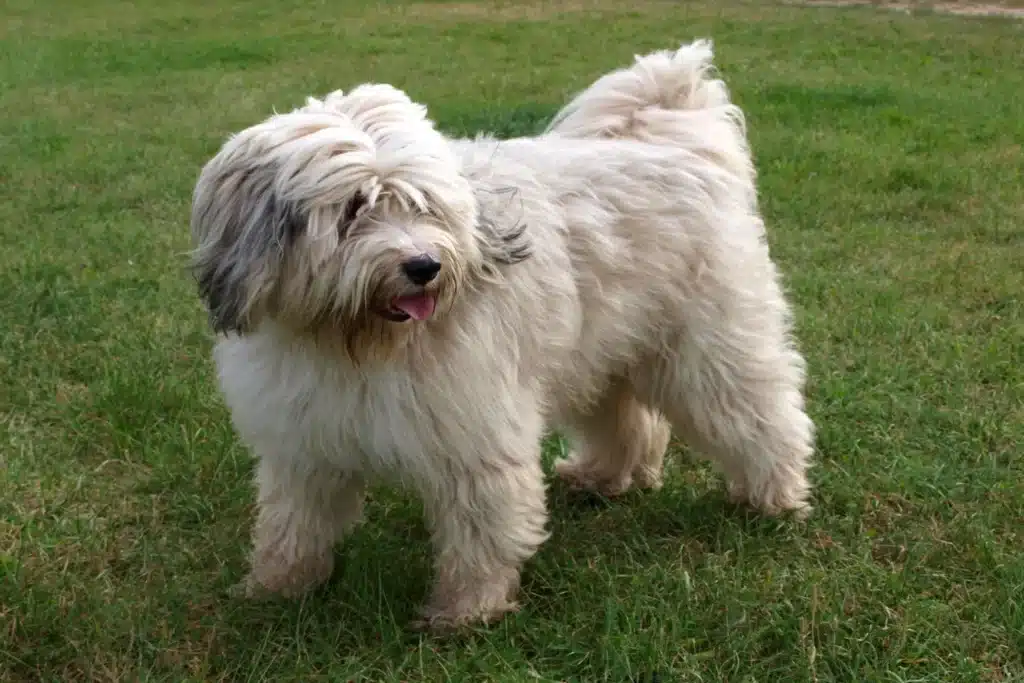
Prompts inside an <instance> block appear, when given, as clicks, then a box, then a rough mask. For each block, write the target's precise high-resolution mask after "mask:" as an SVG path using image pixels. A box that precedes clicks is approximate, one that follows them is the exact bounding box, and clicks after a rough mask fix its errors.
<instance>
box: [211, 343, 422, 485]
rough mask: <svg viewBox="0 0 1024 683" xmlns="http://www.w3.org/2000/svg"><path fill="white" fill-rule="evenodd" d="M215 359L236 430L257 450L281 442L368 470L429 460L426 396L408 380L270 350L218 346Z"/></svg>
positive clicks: (314, 356) (293, 351)
mask: <svg viewBox="0 0 1024 683" xmlns="http://www.w3.org/2000/svg"><path fill="white" fill-rule="evenodd" d="M217 360H218V365H219V367H220V375H221V384H222V387H223V389H224V393H225V397H226V398H227V400H228V403H229V404H230V405H231V408H232V412H233V414H234V415H235V418H236V423H237V426H238V428H239V431H240V432H241V433H242V436H243V438H245V440H247V441H249V442H251V443H253V442H255V443H253V445H256V446H257V450H259V447H258V444H259V443H263V442H268V443H273V444H280V445H281V447H283V448H290V449H294V450H297V451H299V452H300V453H302V454H307V455H310V456H313V457H318V458H324V459H327V460H329V461H331V462H333V463H335V464H337V465H338V466H339V467H342V468H345V469H359V470H370V471H385V470H387V471H395V470H401V469H403V465H404V464H407V463H408V462H409V461H410V460H412V461H416V460H421V459H423V457H424V443H425V439H426V440H427V441H429V440H430V437H429V435H428V434H424V432H429V431H430V430H429V429H428V428H427V425H428V422H429V421H425V418H424V411H423V409H422V406H418V405H417V404H418V402H419V401H420V400H422V394H423V390H422V389H421V388H420V387H419V386H417V385H416V383H415V382H414V380H413V379H412V378H410V377H409V376H408V375H407V374H401V373H398V372H393V373H388V372H380V373H374V374H372V375H367V374H364V373H360V372H358V371H357V370H355V369H354V368H351V367H346V366H345V365H343V364H341V363H339V362H337V361H334V360H333V359H327V358H324V357H322V356H319V355H318V354H315V353H309V352H299V351H298V350H297V349H295V348H294V347H293V348H292V349H289V350H285V349H282V348H280V347H279V346H276V345H265V344H244V343H243V344H241V345H238V346H234V347H233V348H219V349H218V352H217ZM257 455H263V454H261V453H257Z"/></svg>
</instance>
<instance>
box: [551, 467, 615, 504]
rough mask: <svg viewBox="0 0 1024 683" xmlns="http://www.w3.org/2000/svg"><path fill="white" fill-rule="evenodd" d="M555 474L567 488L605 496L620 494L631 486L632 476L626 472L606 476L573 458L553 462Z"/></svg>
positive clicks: (612, 496)
mask: <svg viewBox="0 0 1024 683" xmlns="http://www.w3.org/2000/svg"><path fill="white" fill-rule="evenodd" d="M555 474H557V475H558V477H559V478H560V479H561V480H562V481H564V482H565V483H566V484H567V485H568V486H569V488H572V489H575V490H577V491H589V492H591V493H598V494H600V495H602V496H605V497H606V498H614V497H616V496H621V495H622V494H624V493H625V492H626V491H628V490H629V489H630V488H631V487H632V486H633V477H632V476H631V475H630V474H628V473H627V474H625V475H622V474H617V475H614V476H608V475H606V474H604V473H602V472H598V471H595V470H593V469H591V468H589V467H587V465H586V464H584V463H581V462H580V461H578V460H575V459H568V460H560V461H559V462H557V463H555Z"/></svg>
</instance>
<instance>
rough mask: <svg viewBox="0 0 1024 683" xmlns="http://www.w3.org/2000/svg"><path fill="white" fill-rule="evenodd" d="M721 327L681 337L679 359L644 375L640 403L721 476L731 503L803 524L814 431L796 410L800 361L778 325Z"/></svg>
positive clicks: (799, 408)
mask: <svg viewBox="0 0 1024 683" xmlns="http://www.w3.org/2000/svg"><path fill="white" fill-rule="evenodd" d="M704 319H705V320H709V321H710V320H714V318H713V317H711V316H708V317H706V318H704ZM748 322H749V321H748ZM762 323H763V321H762ZM720 324H721V325H722V329H714V328H715V326H714V325H712V326H711V328H710V329H709V328H702V329H700V330H699V333H697V332H694V331H693V330H690V331H689V332H685V333H683V334H682V335H681V337H682V340H681V343H680V344H679V350H678V353H677V354H675V355H674V356H672V357H669V358H667V359H663V360H662V361H661V362H659V363H656V364H653V366H652V367H650V368H649V369H648V371H647V372H646V373H645V378H644V379H645V382H644V384H645V385H646V387H645V388H646V393H647V396H649V398H650V399H651V400H652V402H654V403H655V405H660V406H661V408H662V410H663V411H664V413H665V414H666V415H667V416H668V418H669V419H670V421H671V422H672V426H673V428H674V429H675V431H676V433H677V435H678V436H680V437H681V438H684V439H686V440H687V441H689V442H690V444H691V445H692V446H693V447H694V448H696V450H698V451H700V452H701V453H702V454H703V455H704V456H706V457H708V458H709V459H711V460H712V461H713V462H714V463H715V464H716V465H717V466H718V467H719V468H721V469H722V470H723V471H724V473H725V476H726V479H727V483H728V487H729V493H730V496H731V497H732V499H733V500H734V501H736V502H746V503H749V504H750V505H752V506H753V507H755V508H757V509H758V510H760V511H761V512H764V513H766V514H772V515H774V514H778V513H781V512H785V511H792V512H794V513H795V514H796V515H797V516H805V515H806V514H808V513H809V512H810V503H809V501H808V499H809V497H810V490H811V487H810V484H809V483H808V480H807V476H806V472H807V469H808V467H809V461H810V458H811V455H812V452H813V433H814V425H813V423H812V422H811V419H810V418H809V417H808V416H807V414H806V413H805V412H804V407H803V405H804V401H803V395H802V387H803V375H804V362H803V359H802V358H801V357H800V355H799V354H798V353H797V352H796V350H795V349H793V348H792V347H791V345H790V344H789V343H788V342H787V339H786V337H785V333H784V331H783V330H784V327H783V326H782V325H771V324H761V325H760V326H757V325H754V326H752V327H748V328H746V329H744V328H743V324H742V322H740V323H735V322H734V324H733V326H732V328H727V326H726V324H725V323H724V322H720ZM773 330H774V331H773Z"/></svg>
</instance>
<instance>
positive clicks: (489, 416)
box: [193, 41, 813, 627]
mask: <svg viewBox="0 0 1024 683" xmlns="http://www.w3.org/2000/svg"><path fill="white" fill-rule="evenodd" d="M711 57H712V52H711V44H710V42H708V41H698V42H696V43H693V44H690V45H684V46H683V47H682V48H680V49H679V50H678V51H674V52H658V53H654V54H652V55H648V56H646V57H640V58H637V61H636V63H635V64H634V65H633V66H632V67H631V68H629V69H623V70H620V71H616V72H614V73H612V74H609V75H606V76H604V77H603V78H601V79H599V80H598V81H597V82H596V83H595V84H594V85H592V86H591V87H590V88H589V89H587V90H586V91H584V92H583V93H581V94H580V95H579V96H578V97H577V98H576V99H575V100H573V102H571V103H570V104H569V105H568V106H567V107H566V108H565V109H564V110H563V111H562V112H560V113H559V114H558V115H557V116H556V117H555V119H554V122H553V123H552V125H551V127H550V128H549V129H548V130H547V131H546V132H545V133H544V134H543V135H540V136H538V137H533V138H521V139H515V140H508V141H498V140H494V139H491V138H487V137H481V138H478V139H475V140H450V139H446V138H445V137H444V136H443V135H442V134H441V133H439V132H438V131H436V130H435V129H434V127H433V125H432V124H431V123H430V122H429V120H427V118H426V114H425V110H424V108H423V107H422V106H420V105H417V104H415V103H413V102H412V101H410V100H409V99H408V98H407V97H406V96H405V95H404V94H403V93H400V92H399V91H397V90H395V89H393V88H390V87H389V86H382V85H377V86H361V87H360V88H357V89H356V90H354V91H352V92H351V93H349V94H347V95H345V94H342V93H340V92H338V93H333V94H331V95H329V96H328V97H327V98H325V99H323V100H316V99H310V100H309V102H308V103H307V105H306V107H304V108H302V109H300V110H296V111H295V112H291V113H287V114H282V115H277V116H274V117H272V118H270V119H269V120H268V121H266V122H264V123H262V124H259V125H257V126H254V127H252V128H250V129H247V130H246V131H243V132H241V133H240V134H238V135H237V136H235V137H233V138H232V139H231V140H230V141H228V143H226V144H225V146H224V148H223V149H222V150H221V151H220V152H219V153H218V154H217V155H216V156H215V157H214V158H213V159H212V160H211V161H210V163H209V164H208V165H207V166H206V168H205V169H204V171H203V174H202V175H201V176H200V179H199V182H198V184H197V188H196V197H195V202H194V208H193V231H194V236H195V240H196V243H197V252H196V253H197V257H196V267H197V274H198V276H199V278H200V282H201V283H202V284H203V287H204V289H203V291H204V297H205V298H206V299H207V303H208V304H209V305H210V307H211V316H212V317H213V318H214V320H215V323H214V324H215V325H217V326H218V328H219V329H223V330H225V331H226V334H225V335H224V336H222V337H220V338H219V340H218V342H217V345H216V349H215V359H216V364H217V368H218V373H219V380H220V386H221V388H222V390H223V393H224V396H225V399H226V401H227V404H228V406H229V407H230V409H231V413H232V416H233V420H234V424H235V426H236V429H237V431H238V433H239V434H240V435H241V437H242V439H243V440H244V441H245V442H246V443H247V444H248V445H249V446H250V447H251V449H252V451H253V453H254V454H255V456H256V457H257V458H258V461H259V465H258V471H257V476H256V481H257V485H258V488H259V514H258V519H257V522H256V526H255V529H254V535H253V541H254V552H253V559H252V571H251V573H250V576H249V578H248V580H247V586H248V589H249V590H250V592H252V593H261V592H277V593H284V594H297V593H299V592H301V591H303V590H306V589H308V588H309V587H311V586H314V585H316V584H318V583H320V582H322V581H323V580H325V579H326V578H327V577H328V576H329V574H330V572H331V568H332V547H333V545H334V544H335V542H336V541H338V540H339V539H340V538H341V537H342V535H343V534H344V533H345V532H346V531H347V530H348V529H349V528H350V527H351V526H352V525H353V524H354V523H355V522H356V521H358V518H359V515H360V510H361V505H362V497H363V491H364V488H365V486H366V484H367V482H370V481H374V480H379V479H382V478H390V479H392V480H393V481H395V482H397V483H399V484H401V485H405V486H408V487H411V488H412V489H413V490H415V491H417V492H418V493H419V494H420V496H421V497H422V499H423V501H424V504H425V508H426V513H427V519H428V522H429V524H430V527H431V532H432V536H433V542H434V545H435V547H436V563H437V572H438V577H437V583H436V585H435V588H434V591H433V594H432V597H431V600H430V602H429V604H428V605H427V607H426V610H425V616H426V621H427V623H428V624H430V625H433V626H438V627H441V626H448V625H453V624H461V623H466V622H470V621H475V620H481V619H482V620H490V619H493V618H496V617H498V616H500V615H501V614H502V613H504V612H507V611H509V610H511V609H514V608H515V605H516V603H515V599H514V598H515V592H516V587H517V582H518V575H519V571H520V568H521V566H522V564H523V563H524V562H525V561H526V560H527V559H528V558H529V557H531V556H532V555H533V554H534V552H535V551H536V550H537V548H538V547H539V546H540V545H541V544H542V543H543V542H544V541H545V539H546V538H547V536H548V533H547V531H546V521H547V512H546V508H545V483H544V479H543V473H542V470H541V462H540V447H541V440H542V437H543V436H544V434H545V433H546V432H547V431H548V430H551V429H561V430H563V431H565V432H566V433H568V434H569V435H570V436H571V437H572V441H573V444H574V450H573V454H572V456H571V457H570V458H569V459H567V460H563V461H561V462H560V463H559V464H558V471H559V474H560V475H561V476H562V477H563V478H565V479H566V480H568V481H569V482H570V483H572V484H574V485H577V486H582V487H587V488H592V489H596V490H599V491H602V492H604V493H607V494H615V493H620V492H622V491H624V490H626V489H628V488H629V487H630V486H632V485H638V486H644V487H657V486H659V485H660V482H661V466H662V459H663V456H664V452H665V449H666V446H667V443H668V438H669V425H671V426H672V427H674V428H675V430H676V432H677V433H678V435H679V436H680V437H682V438H684V439H685V440H687V441H688V442H689V443H690V444H691V445H692V446H694V447H695V448H696V449H697V450H698V451H699V452H701V453H702V454H703V455H704V456H706V457H708V458H710V459H711V460H712V461H713V462H714V463H716V464H717V466H718V467H720V469H721V470H722V471H723V472H724V474H725V477H726V480H727V482H728V485H729V490H730V493H731V494H732V495H733V497H734V498H736V499H739V500H744V501H747V502H749V503H750V504H751V505H753V506H755V507H756V508H758V509H760V510H762V511H764V512H766V513H769V514H775V513H778V512H782V511H786V510H792V511H796V512H797V513H800V514H806V512H807V511H808V510H809V503H808V498H809V495H810V487H809V484H808V482H807V479H806V476H805V473H806V470H807V468H808V465H809V459H810V457H811V454H812V450H813V444H812V442H813V425H812V423H811V420H810V419H809V418H808V416H807V415H806V414H805V412H804V409H803V396H802V390H803V384H804V361H803V359H802V357H801V355H800V354H799V352H798V351H797V349H796V347H795V345H794V343H793V341H792V339H791V332H790V328H791V323H790V310H789V307H788V305H787V303H786V300H785V298H784V295H783V292H782V289H781V287H780V282H779V275H778V273H777V271H776V268H775V266H774V265H773V263H772V261H771V259H770V257H769V252H768V246H767V244H766V241H765V231H764V225H763V222H762V220H761V218H760V216H759V214H758V210H757V205H756V192H755V187H754V171H753V165H752V162H751V159H750V154H749V150H748V148H747V141H746V136H745V132H744V129H743V116H742V113H741V112H740V110H739V109H738V108H737V107H736V106H735V105H734V104H732V103H731V102H730V100H729V97H728V93H727V90H726V87H725V84H724V83H722V82H721V81H720V80H716V79H715V78H713V75H712V73H711ZM353 202H354V204H353ZM353 207H354V211H349V210H350V209H353ZM346 212H349V215H348V216H347V218H346ZM346 220H349V221H350V224H346V223H345V221H346ZM289 221H292V222H294V223H295V224H294V225H292V224H288V222H289ZM286 224H287V225H286ZM432 248H436V251H437V252H438V253H439V254H441V257H442V259H441V260H442V262H443V269H442V276H441V279H440V281H439V283H438V284H437V286H436V289H435V290H433V291H434V292H435V293H436V295H437V297H438V312H437V314H436V315H435V316H434V317H433V318H432V319H430V320H426V321H422V322H415V321H409V322H405V323H395V322H389V321H385V320H383V319H381V318H380V317H379V316H374V315H373V314H372V311H370V310H368V308H367V307H368V306H371V305H372V304H373V303H374V302H378V301H382V300H387V299H388V298H389V297H392V296H395V295H398V294H401V293H402V292H404V291H406V290H405V289H404V288H405V287H407V283H405V282H404V281H402V279H401V278H400V277H399V276H398V275H397V274H396V273H397V271H398V264H399V263H400V262H401V260H402V259H403V258H405V257H406V256H408V255H409V254H413V253H416V252H417V250H422V249H432Z"/></svg>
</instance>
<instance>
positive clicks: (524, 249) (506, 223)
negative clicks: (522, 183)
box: [476, 193, 533, 274]
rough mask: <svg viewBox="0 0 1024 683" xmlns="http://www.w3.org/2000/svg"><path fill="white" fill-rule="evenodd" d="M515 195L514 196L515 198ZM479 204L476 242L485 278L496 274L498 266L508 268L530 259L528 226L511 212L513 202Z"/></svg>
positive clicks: (485, 202) (481, 202) (530, 248)
mask: <svg viewBox="0 0 1024 683" xmlns="http://www.w3.org/2000/svg"><path fill="white" fill-rule="evenodd" d="M514 194H515V193H513V195H514ZM490 199H491V201H480V202H478V205H479V207H480V213H479V216H478V218H477V225H476V242H477V246H478V247H479V249H480V252H481V254H482V255H483V259H484V268H485V271H486V272H487V273H488V274H494V273H496V269H497V268H498V267H500V266H510V265H514V264H516V263H520V262H522V261H525V260H526V259H528V258H530V256H531V254H532V253H533V244H532V241H531V238H530V234H529V230H528V226H527V225H526V223H525V222H523V221H521V220H518V217H517V216H516V215H515V214H516V213H518V214H522V211H521V207H520V210H519V211H518V212H517V211H515V210H509V209H512V208H513V207H514V206H515V202H494V201H493V198H490ZM502 205H504V208H505V210H504V211H502V212H501V215H495V214H494V211H495V209H496V208H499V207H501V206H502Z"/></svg>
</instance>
